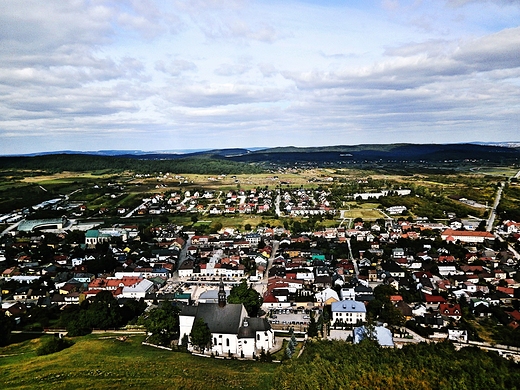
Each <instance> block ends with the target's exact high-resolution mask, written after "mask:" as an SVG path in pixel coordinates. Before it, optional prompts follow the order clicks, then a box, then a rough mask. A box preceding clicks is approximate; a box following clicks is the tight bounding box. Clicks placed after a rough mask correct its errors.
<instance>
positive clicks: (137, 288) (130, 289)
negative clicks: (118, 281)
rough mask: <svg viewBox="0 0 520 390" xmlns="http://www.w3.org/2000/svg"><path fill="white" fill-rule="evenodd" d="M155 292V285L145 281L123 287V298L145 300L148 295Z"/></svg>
mask: <svg viewBox="0 0 520 390" xmlns="http://www.w3.org/2000/svg"><path fill="white" fill-rule="evenodd" d="M153 290H154V283H153V282H152V281H150V280H148V279H143V280H140V281H139V282H137V283H136V284H134V285H131V286H125V287H123V292H122V297H123V298H134V299H140V298H144V297H145V296H146V294H147V293H150V292H152V291H153Z"/></svg>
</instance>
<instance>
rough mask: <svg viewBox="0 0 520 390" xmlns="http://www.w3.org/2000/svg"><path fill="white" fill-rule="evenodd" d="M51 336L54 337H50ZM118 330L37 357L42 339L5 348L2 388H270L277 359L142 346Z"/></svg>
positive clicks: (0, 363)
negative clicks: (194, 353)
mask: <svg viewBox="0 0 520 390" xmlns="http://www.w3.org/2000/svg"><path fill="white" fill-rule="evenodd" d="M45 337H51V336H45ZM141 341H142V336H132V337H130V338H129V339H128V340H127V341H125V342H121V341H118V340H116V338H115V336H114V335H110V334H103V335H90V336H85V337H80V338H76V339H74V342H75V344H74V345H73V346H72V347H70V348H68V349H66V350H63V351H61V352H58V353H55V354H51V355H47V356H36V352H35V351H36V348H37V347H38V346H39V345H40V342H41V341H40V340H39V339H35V340H32V341H26V342H24V343H21V344H16V345H13V346H9V347H5V348H0V367H1V372H2V377H1V378H0V388H2V389H53V390H57V389H120V388H124V389H128V388H135V389H145V388H150V389H154V390H155V389H205V390H212V389H268V388H270V387H271V379H272V373H273V371H274V370H275V368H276V366H275V365H274V364H266V363H258V362H247V361H238V360H218V359H210V358H200V357H196V356H192V355H190V354H187V353H181V352H170V351H164V350H160V349H155V348H152V347H147V346H142V345H141V344H140V343H141Z"/></svg>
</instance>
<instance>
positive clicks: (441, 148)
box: [229, 144, 520, 163]
mask: <svg viewBox="0 0 520 390" xmlns="http://www.w3.org/2000/svg"><path fill="white" fill-rule="evenodd" d="M229 158H230V159H233V160H234V161H242V162H261V161H263V162H267V161H269V162H273V163H294V162H301V163H305V162H315V163H318V162H322V163H324V162H331V163H333V162H340V161H349V160H350V161H368V162H378V161H381V162H392V161H395V162H400V161H415V162H419V161H427V162H442V161H446V160H452V161H462V160H486V161H491V162H505V161H507V162H512V161H518V160H519V159H520V148H518V147H504V146H497V145H478V144H385V145H355V146H346V145H344V146H329V147H315V148H297V147H284V148H272V149H265V150H259V151H254V152H251V153H248V154H244V155H242V156H236V157H229Z"/></svg>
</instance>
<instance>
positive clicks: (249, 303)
mask: <svg viewBox="0 0 520 390" xmlns="http://www.w3.org/2000/svg"><path fill="white" fill-rule="evenodd" d="M227 301H228V303H241V304H243V305H244V307H245V308H246V311H247V314H248V315H249V316H250V317H256V316H257V315H258V312H259V310H260V307H261V306H262V303H263V299H262V296H261V295H260V293H258V291H256V290H255V289H254V288H252V287H251V286H250V287H248V286H247V282H246V280H245V279H244V280H242V282H241V283H240V284H237V285H235V286H233V288H232V289H231V291H230V293H229V297H228V299H227Z"/></svg>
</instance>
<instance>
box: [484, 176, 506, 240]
mask: <svg viewBox="0 0 520 390" xmlns="http://www.w3.org/2000/svg"><path fill="white" fill-rule="evenodd" d="M503 190H504V182H501V183H500V187H498V190H497V195H496V197H495V202H494V203H493V207H492V209H491V212H490V213H489V218H488V221H487V224H486V231H487V232H490V231H491V230H493V224H494V223H495V218H496V216H497V207H498V204H499V203H500V198H501V197H502V191H503Z"/></svg>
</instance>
